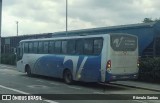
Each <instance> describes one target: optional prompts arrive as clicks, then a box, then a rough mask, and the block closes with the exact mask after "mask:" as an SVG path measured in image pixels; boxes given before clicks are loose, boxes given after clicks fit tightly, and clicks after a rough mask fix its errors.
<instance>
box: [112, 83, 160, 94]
mask: <svg viewBox="0 0 160 103" xmlns="http://www.w3.org/2000/svg"><path fill="white" fill-rule="evenodd" d="M110 84H113V85H119V86H125V87H131V88H138V89H144V90H150V91H155V92H160V90H159V89H151V88H146V87H138V86H131V85H125V84H119V83H110Z"/></svg>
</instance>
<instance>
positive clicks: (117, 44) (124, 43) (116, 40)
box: [111, 35, 137, 51]
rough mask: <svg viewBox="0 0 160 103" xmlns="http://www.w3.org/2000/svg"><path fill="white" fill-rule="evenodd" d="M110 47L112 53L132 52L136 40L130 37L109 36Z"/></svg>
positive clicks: (135, 45) (134, 48) (135, 46)
mask: <svg viewBox="0 0 160 103" xmlns="http://www.w3.org/2000/svg"><path fill="white" fill-rule="evenodd" d="M111 47H112V49H113V50H114V51H134V50H136V48H137V38H136V37H134V36H131V35H111Z"/></svg>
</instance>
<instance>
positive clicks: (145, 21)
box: [143, 18, 153, 23]
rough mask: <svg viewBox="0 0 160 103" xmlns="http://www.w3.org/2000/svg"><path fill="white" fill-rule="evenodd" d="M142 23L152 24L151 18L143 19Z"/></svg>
mask: <svg viewBox="0 0 160 103" xmlns="http://www.w3.org/2000/svg"><path fill="white" fill-rule="evenodd" d="M143 22H144V23H150V22H153V20H152V19H151V18H144V20H143Z"/></svg>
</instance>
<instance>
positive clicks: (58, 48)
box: [54, 41, 61, 54]
mask: <svg viewBox="0 0 160 103" xmlns="http://www.w3.org/2000/svg"><path fill="white" fill-rule="evenodd" d="M54 48H55V49H54V53H56V54H60V53H61V41H55V45H54Z"/></svg>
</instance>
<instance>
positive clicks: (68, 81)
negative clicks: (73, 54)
mask: <svg viewBox="0 0 160 103" xmlns="http://www.w3.org/2000/svg"><path fill="white" fill-rule="evenodd" d="M63 79H64V82H65V83H66V84H72V83H73V78H72V73H71V72H70V70H65V71H64V74H63Z"/></svg>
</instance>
